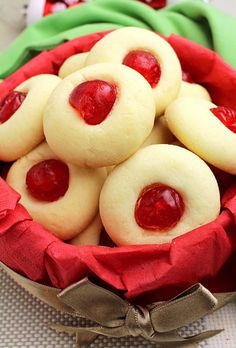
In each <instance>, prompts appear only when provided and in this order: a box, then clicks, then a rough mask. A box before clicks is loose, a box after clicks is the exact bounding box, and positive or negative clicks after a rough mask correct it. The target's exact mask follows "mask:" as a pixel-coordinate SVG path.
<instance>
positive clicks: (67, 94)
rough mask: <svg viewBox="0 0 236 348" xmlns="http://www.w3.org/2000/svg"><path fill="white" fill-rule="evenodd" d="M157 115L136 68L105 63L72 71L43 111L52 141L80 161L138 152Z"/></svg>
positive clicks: (90, 163)
mask: <svg viewBox="0 0 236 348" xmlns="http://www.w3.org/2000/svg"><path fill="white" fill-rule="evenodd" d="M154 119H155V102H154V98H153V94H152V89H151V87H150V86H149V84H148V83H147V81H146V80H145V79H144V78H143V77H142V76H141V75H140V74H138V73H137V72H136V71H134V70H133V69H130V68H128V67H126V66H124V65H121V64H114V63H101V64H96V65H92V66H88V67H86V68H84V69H82V70H80V71H78V72H75V73H73V74H71V75H69V76H68V77H67V78H65V79H64V80H62V82H61V83H60V84H59V85H58V87H57V88H56V89H55V91H54V92H53V94H52V95H51V97H50V99H49V101H48V105H47V108H46V110H45V115H44V132H45V137H46V139H47V142H48V144H49V146H50V147H51V148H52V150H53V151H54V152H55V153H56V154H57V155H58V156H59V157H60V158H61V159H63V160H65V161H68V162H70V163H73V164H77V165H79V166H82V167H103V166H110V165H115V164H117V163H120V162H122V161H124V160H125V159H126V158H128V157H129V156H131V155H132V154H133V153H135V152H136V151H137V150H138V148H139V147H140V145H141V144H142V143H143V142H144V140H145V139H146V138H147V136H148V135H149V134H150V132H151V130H152V127H153V124H154Z"/></svg>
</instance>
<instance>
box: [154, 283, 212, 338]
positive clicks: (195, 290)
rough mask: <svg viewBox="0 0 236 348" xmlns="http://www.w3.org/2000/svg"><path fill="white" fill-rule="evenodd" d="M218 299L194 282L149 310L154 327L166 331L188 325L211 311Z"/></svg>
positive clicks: (159, 330)
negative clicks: (173, 296)
mask: <svg viewBox="0 0 236 348" xmlns="http://www.w3.org/2000/svg"><path fill="white" fill-rule="evenodd" d="M217 303H218V300H217V298H216V297H214V296H213V295H212V294H211V292H210V291H209V290H207V289H206V288H205V287H204V286H202V285H201V284H196V285H194V286H192V287H190V288H189V289H187V290H186V291H184V292H183V293H181V294H180V295H178V296H177V297H175V298H173V299H172V300H170V301H168V302H165V303H164V304H160V305H156V306H155V307H154V308H153V309H152V310H151V318H152V322H153V325H154V328H155V330H156V331H158V332H168V331H172V330H175V329H177V328H179V327H182V326H185V325H188V324H189V323H191V322H193V321H195V320H198V319H200V318H202V317H204V316H205V315H207V314H209V313H211V312H213V311H214V310H215V309H216V307H217Z"/></svg>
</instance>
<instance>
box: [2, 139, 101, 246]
mask: <svg viewBox="0 0 236 348" xmlns="http://www.w3.org/2000/svg"><path fill="white" fill-rule="evenodd" d="M52 160H53V162H52V163H53V166H54V168H55V162H56V165H58V164H59V165H60V167H59V170H60V171H59V174H60V176H59V175H58V173H57V172H55V171H52V169H51V167H49V163H51V162H49V161H52ZM55 160H56V161H55ZM42 163H44V164H45V163H46V165H47V167H46V166H44V168H43V169H39V170H38V171H37V172H35V173H34V177H33V180H34V181H33V183H32V176H30V174H32V171H31V170H32V168H35V167H34V166H35V165H38V164H42ZM61 166H63V167H62V169H61ZM48 168H49V169H48ZM56 168H57V167H56ZM62 170H63V171H62ZM65 171H67V173H68V175H67V176H66V174H67V173H65V175H64V172H65ZM29 173H30V174H29ZM61 176H62V178H63V180H61ZM65 176H66V178H65ZM105 177H106V171H105V169H96V170H92V169H83V168H78V167H76V166H74V165H71V164H69V163H63V162H61V161H60V160H59V159H58V157H57V156H56V155H55V154H54V153H53V152H52V151H51V150H50V148H49V147H48V145H47V144H46V143H42V144H41V145H39V146H38V147H37V148H35V149H34V150H33V151H31V152H30V153H29V154H28V155H26V156H24V157H22V158H21V159H19V160H18V161H16V162H15V163H14V164H13V165H12V167H11V168H10V170H9V172H8V175H7V179H6V181H7V182H8V184H9V185H10V186H11V187H13V188H14V189H15V190H16V191H17V192H19V193H20V195H21V200H20V202H21V204H22V205H23V206H24V207H25V208H26V209H27V210H28V212H29V214H30V215H31V216H32V217H33V219H34V220H35V221H37V222H39V223H41V224H42V225H43V226H44V227H46V228H47V229H48V230H50V231H51V232H53V233H54V234H55V235H56V236H58V237H59V238H60V239H62V240H69V239H71V238H73V237H75V236H76V235H77V234H78V233H79V232H81V231H83V230H84V229H85V228H87V226H88V224H89V223H90V222H91V220H92V219H93V218H94V216H95V215H96V214H97V211H98V200H99V194H100V190H101V187H102V185H103V182H104V180H105ZM44 178H46V179H44ZM45 180H47V181H45ZM48 180H49V183H48ZM52 180H53V182H51V181H52ZM50 185H51V187H52V188H53V189H55V187H54V186H55V185H56V190H55V192H53V191H51V190H52V189H51V187H50ZM64 186H65V190H64V191H63V192H60V197H56V199H55V195H57V196H58V195H59V193H58V191H61V189H62V188H63V187H64ZM49 195H50V196H49ZM52 195H53V196H52ZM39 196H40V197H39ZM49 199H50V200H49ZM52 199H55V200H52Z"/></svg>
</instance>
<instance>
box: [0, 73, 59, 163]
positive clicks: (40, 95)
mask: <svg viewBox="0 0 236 348" xmlns="http://www.w3.org/2000/svg"><path fill="white" fill-rule="evenodd" d="M60 81H61V79H60V78H59V77H57V76H55V75H49V74H45V75H38V76H34V77H32V78H30V79H28V80H26V81H25V82H23V83H22V84H21V85H19V86H18V87H17V88H16V89H15V90H14V91H10V92H9V93H8V94H7V95H6V97H5V98H4V99H3V100H1V101H0V139H1V146H0V160H3V161H6V162H10V161H14V160H16V159H18V158H20V157H21V156H23V155H25V154H26V153H28V152H29V151H31V150H32V149H33V148H34V147H35V146H37V145H38V144H39V143H40V142H41V141H42V140H43V139H44V134H43V110H44V108H45V105H46V103H47V101H48V98H49V96H50V94H51V93H52V91H53V90H54V88H55V87H56V86H57V85H58V83H59V82H60Z"/></svg>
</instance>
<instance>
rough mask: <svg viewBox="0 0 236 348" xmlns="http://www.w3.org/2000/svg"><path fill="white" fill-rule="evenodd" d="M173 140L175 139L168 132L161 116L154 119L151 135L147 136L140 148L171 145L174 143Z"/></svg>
mask: <svg viewBox="0 0 236 348" xmlns="http://www.w3.org/2000/svg"><path fill="white" fill-rule="evenodd" d="M174 139H175V137H174V135H173V134H172V133H171V132H170V131H169V129H168V127H167V123H166V120H165V118H164V116H161V117H159V118H157V119H156V122H155V124H154V127H153V129H152V131H151V133H150V134H149V136H148V137H147V139H146V140H145V141H144V143H143V144H142V146H141V147H140V148H143V147H145V146H148V145H154V144H171V143H172V142H173V141H174Z"/></svg>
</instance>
